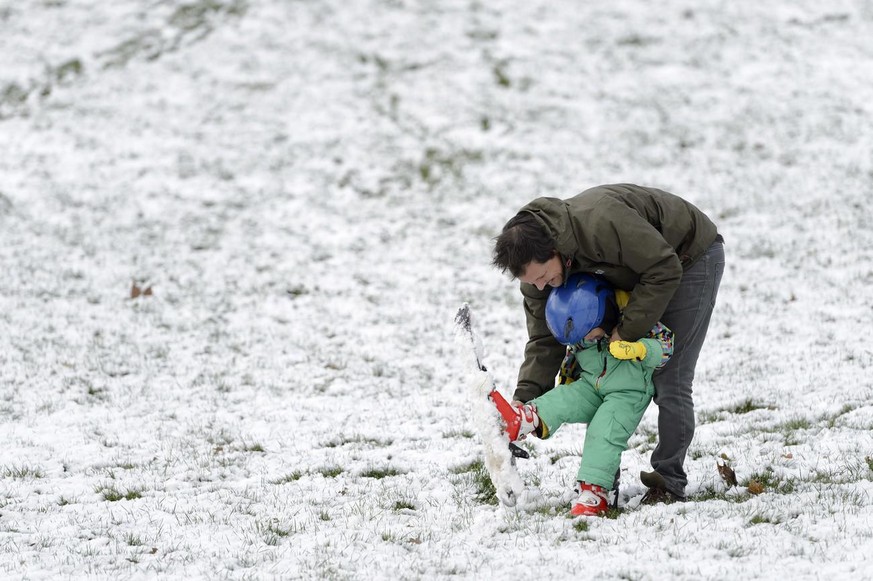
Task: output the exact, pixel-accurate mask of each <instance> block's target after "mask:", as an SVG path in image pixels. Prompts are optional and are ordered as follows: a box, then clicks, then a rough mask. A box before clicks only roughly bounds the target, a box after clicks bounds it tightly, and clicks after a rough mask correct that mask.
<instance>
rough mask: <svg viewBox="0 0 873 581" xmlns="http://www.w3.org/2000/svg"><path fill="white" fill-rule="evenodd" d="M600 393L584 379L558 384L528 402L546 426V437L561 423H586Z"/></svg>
mask: <svg viewBox="0 0 873 581" xmlns="http://www.w3.org/2000/svg"><path fill="white" fill-rule="evenodd" d="M602 401H603V400H602V399H601V397H600V395H599V394H598V393H597V392H595V391H594V389H593V388H592V387H591V386H590V385H588V384H586V383H585V382H584V381H581V380H580V381H574V382H573V383H567V384H564V385H558V386H556V387H554V388H552V389H551V390H550V391H547V392H546V393H544V394H543V395H541V396H540V397H538V398H536V399H534V400H531V401H530V402H529V403H532V404H535V405H536V407H537V415H539V417H540V421H541V422H542V423H543V424H545V426H546V437H548V435H550V434H553V433H554V432H555V431H556V430H557V429H558V428H560V427H561V426H562V425H563V424H567V423H569V424H586V423H588V422H590V421H591V418H593V417H594V414H595V412H596V411H597V408H598V407H600V405H601V403H602Z"/></svg>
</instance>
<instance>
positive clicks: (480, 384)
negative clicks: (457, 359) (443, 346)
mask: <svg viewBox="0 0 873 581" xmlns="http://www.w3.org/2000/svg"><path fill="white" fill-rule="evenodd" d="M455 331H456V332H455V338H456V343H457V344H458V346H459V347H460V348H461V354H462V357H463V358H465V359H466V361H465V366H466V367H467V369H468V372H467V381H466V387H467V392H468V394H469V397H470V401H471V404H472V405H471V410H472V415H473V425H474V426H475V427H476V433H477V435H478V436H479V439H480V441H481V442H482V447H483V461H484V464H485V469H486V470H487V471H488V475H489V477H490V478H491V482H492V483H493V484H494V488H495V489H496V490H497V497H498V498H499V499H500V502H502V503H503V504H504V505H505V506H515V504H516V503H517V502H518V498H519V496H520V495H521V493H522V492H523V491H524V483H523V482H522V480H521V477H520V476H519V475H518V472H517V471H516V469H515V464H514V462H513V458H512V452H511V451H510V450H509V446H508V443H509V441H508V439H507V436H506V432H505V430H504V422H503V418H502V417H501V416H500V413H499V412H498V411H497V407H496V406H495V403H494V401H493V400H492V399H491V394H492V392H497V387H496V385H495V383H494V378H493V377H492V375H491V374H490V373H489V372H488V370H487V369H486V368H485V365H484V363H483V357H482V354H483V348H482V341H481V340H480V339H479V336H478V335H477V334H476V332H475V331H474V330H473V322H472V313H471V312H470V306H469V305H468V304H467V303H464V305H463V306H462V307H461V308H460V309H458V314H457V315H456V316H455ZM497 393H499V392H497Z"/></svg>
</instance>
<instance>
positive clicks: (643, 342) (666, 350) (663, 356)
mask: <svg viewBox="0 0 873 581" xmlns="http://www.w3.org/2000/svg"><path fill="white" fill-rule="evenodd" d="M609 352H610V353H612V356H613V357H615V358H616V359H625V360H627V359H636V360H637V361H642V362H643V364H644V365H646V366H647V367H652V368H658V367H663V366H664V365H666V364H667V361H669V360H670V357H671V356H672V355H673V331H671V330H670V329H668V328H667V327H666V326H665V325H663V324H662V323H657V324H656V325H655V326H654V327H652V330H651V331H649V334H648V335H647V336H646V337H643V338H642V339H640V340H639V341H613V342H612V343H610V344H609Z"/></svg>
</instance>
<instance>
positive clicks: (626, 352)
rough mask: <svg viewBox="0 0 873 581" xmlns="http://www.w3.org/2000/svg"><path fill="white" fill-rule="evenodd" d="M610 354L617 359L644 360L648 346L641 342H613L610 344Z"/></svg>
mask: <svg viewBox="0 0 873 581" xmlns="http://www.w3.org/2000/svg"><path fill="white" fill-rule="evenodd" d="M609 352H610V353H612V356H613V357H615V358H616V359H644V358H645V357H646V346H645V345H643V344H642V343H640V342H639V341H633V342H631V341H613V342H612V343H610V344H609Z"/></svg>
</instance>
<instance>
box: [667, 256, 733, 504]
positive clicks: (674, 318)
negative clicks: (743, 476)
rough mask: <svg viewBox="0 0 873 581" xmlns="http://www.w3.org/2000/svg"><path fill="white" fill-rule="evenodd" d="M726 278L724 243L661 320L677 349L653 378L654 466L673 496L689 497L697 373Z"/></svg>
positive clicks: (691, 275)
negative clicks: (693, 386) (689, 455)
mask: <svg viewBox="0 0 873 581" xmlns="http://www.w3.org/2000/svg"><path fill="white" fill-rule="evenodd" d="M723 273H724V244H723V243H722V242H721V241H720V240H719V241H717V242H715V243H713V245H712V246H710V247H709V249H708V250H707V251H706V254H704V255H703V256H702V257H700V258H699V259H698V260H697V262H695V263H694V264H693V265H692V266H691V268H689V269H688V270H686V271H685V272H684V273H683V274H682V282H681V283H680V284H679V288H678V289H677V290H676V294H675V295H673V298H672V299H671V300H670V303H669V304H668V305H667V310H666V311H664V315H663V316H662V317H661V322H663V323H664V324H665V325H667V326H668V327H670V329H672V330H673V333H674V345H673V357H672V358H671V359H670V361H669V362H668V363H667V365H665V366H664V367H663V368H661V369H659V370H658V371H656V372H655V376H654V381H655V403H656V404H657V405H658V445H657V446H656V447H655V450H654V451H653V452H652V460H651V461H652V467H653V468H654V469H655V471H656V472H657V473H658V474H660V475H661V476H663V477H664V480H665V481H666V482H667V488H668V490H670V492H673V493H674V494H677V495H679V496H685V486H686V485H687V484H688V478H687V476H686V475H685V469H684V468H683V467H682V465H683V464H684V463H685V454H686V452H687V451H688V447H689V446H690V445H691V438H693V437H694V401H693V400H692V397H691V384H692V383H693V382H694V368H695V367H696V366H697V358H698V357H699V356H700V349H701V348H702V347H703V341H704V339H706V330H707V329H708V328H709V320H710V317H711V316H712V310H713V308H714V307H715V299H716V297H717V295H718V287H719V285H720V284H721V277H722V274H723Z"/></svg>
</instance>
